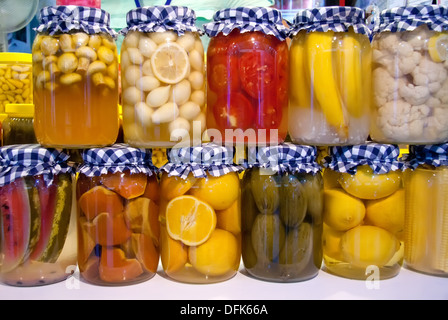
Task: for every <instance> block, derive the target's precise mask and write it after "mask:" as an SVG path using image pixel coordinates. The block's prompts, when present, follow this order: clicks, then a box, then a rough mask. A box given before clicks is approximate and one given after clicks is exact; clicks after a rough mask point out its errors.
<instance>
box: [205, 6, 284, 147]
mask: <svg viewBox="0 0 448 320" xmlns="http://www.w3.org/2000/svg"><path fill="white" fill-rule="evenodd" d="M204 30H205V32H206V33H207V35H208V36H209V37H210V38H211V39H210V43H209V46H208V49H207V85H208V93H207V106H208V108H207V128H208V133H209V137H210V139H211V140H213V141H215V142H225V143H249V144H256V143H279V142H282V141H284V140H285V138H286V134H287V123H288V121H287V107H288V70H289V62H288V60H289V57H288V45H287V43H286V38H287V30H288V29H287V28H286V27H285V26H284V25H283V20H282V16H281V13H280V11H278V10H276V9H273V8H264V7H250V8H249V7H238V8H232V9H223V10H219V11H217V12H216V13H215V15H214V16H213V21H212V22H210V23H208V24H206V25H205V26H204ZM212 129H214V130H212ZM229 129H230V130H229Z"/></svg>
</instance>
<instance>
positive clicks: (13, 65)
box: [0, 52, 33, 112]
mask: <svg viewBox="0 0 448 320" xmlns="http://www.w3.org/2000/svg"><path fill="white" fill-rule="evenodd" d="M31 62H32V60H31V54H29V53H18V52H0V112H4V111H5V107H6V104H10V103H11V104H16V103H32V102H33V82H32V78H31V68H32V65H31Z"/></svg>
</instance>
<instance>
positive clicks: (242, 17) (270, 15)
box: [203, 7, 289, 41]
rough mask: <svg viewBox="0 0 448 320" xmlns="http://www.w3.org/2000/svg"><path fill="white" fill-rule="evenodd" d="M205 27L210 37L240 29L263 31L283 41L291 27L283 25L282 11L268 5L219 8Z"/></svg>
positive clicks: (244, 30) (242, 31)
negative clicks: (267, 6)
mask: <svg viewBox="0 0 448 320" xmlns="http://www.w3.org/2000/svg"><path fill="white" fill-rule="evenodd" d="M203 27H204V31H205V33H206V34H207V35H208V36H209V37H215V36H216V35H218V34H219V33H221V32H222V33H223V34H224V35H225V36H226V35H228V34H229V33H230V32H232V30H233V29H239V30H240V32H241V33H244V32H250V31H261V32H263V33H265V34H268V35H273V36H275V37H277V39H279V40H280V41H283V40H285V39H286V38H287V37H288V33H289V28H287V27H285V26H284V25H283V18H282V15H281V12H280V11H279V10H277V9H274V8H266V7H237V8H226V9H222V10H218V11H217V12H215V14H214V15H213V21H212V22H209V23H206V24H204V25H203Z"/></svg>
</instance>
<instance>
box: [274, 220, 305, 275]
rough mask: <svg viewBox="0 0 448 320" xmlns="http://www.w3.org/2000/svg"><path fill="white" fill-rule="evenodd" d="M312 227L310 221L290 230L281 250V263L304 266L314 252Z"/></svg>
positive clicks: (299, 267)
mask: <svg viewBox="0 0 448 320" xmlns="http://www.w3.org/2000/svg"><path fill="white" fill-rule="evenodd" d="M312 236H313V235H312V229H311V225H310V224H309V223H306V222H304V223H302V224H301V225H300V226H299V227H298V228H294V229H290V230H288V234H287V236H286V239H285V244H284V245H283V248H282V250H281V252H280V256H279V263H280V264H294V265H295V267H296V268H298V269H302V268H304V267H305V266H306V265H307V264H308V261H309V259H310V256H311V253H312V252H313V248H312V245H313V241H312V240H313V237H312Z"/></svg>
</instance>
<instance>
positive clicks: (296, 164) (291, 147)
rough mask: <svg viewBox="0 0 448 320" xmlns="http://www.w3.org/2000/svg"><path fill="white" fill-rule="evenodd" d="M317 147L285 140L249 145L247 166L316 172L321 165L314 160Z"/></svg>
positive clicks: (284, 170) (277, 170)
mask: <svg viewBox="0 0 448 320" xmlns="http://www.w3.org/2000/svg"><path fill="white" fill-rule="evenodd" d="M316 156H317V148H316V147H314V146H307V145H296V144H293V143H289V142H285V143H282V144H278V145H272V146H262V147H255V146H254V147H249V148H248V155H247V163H245V166H246V167H247V168H252V167H258V168H269V169H271V170H272V171H275V172H290V173H293V172H301V173H312V174H316V173H318V172H319V171H320V170H321V167H320V166H319V164H318V163H317V161H316Z"/></svg>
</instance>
